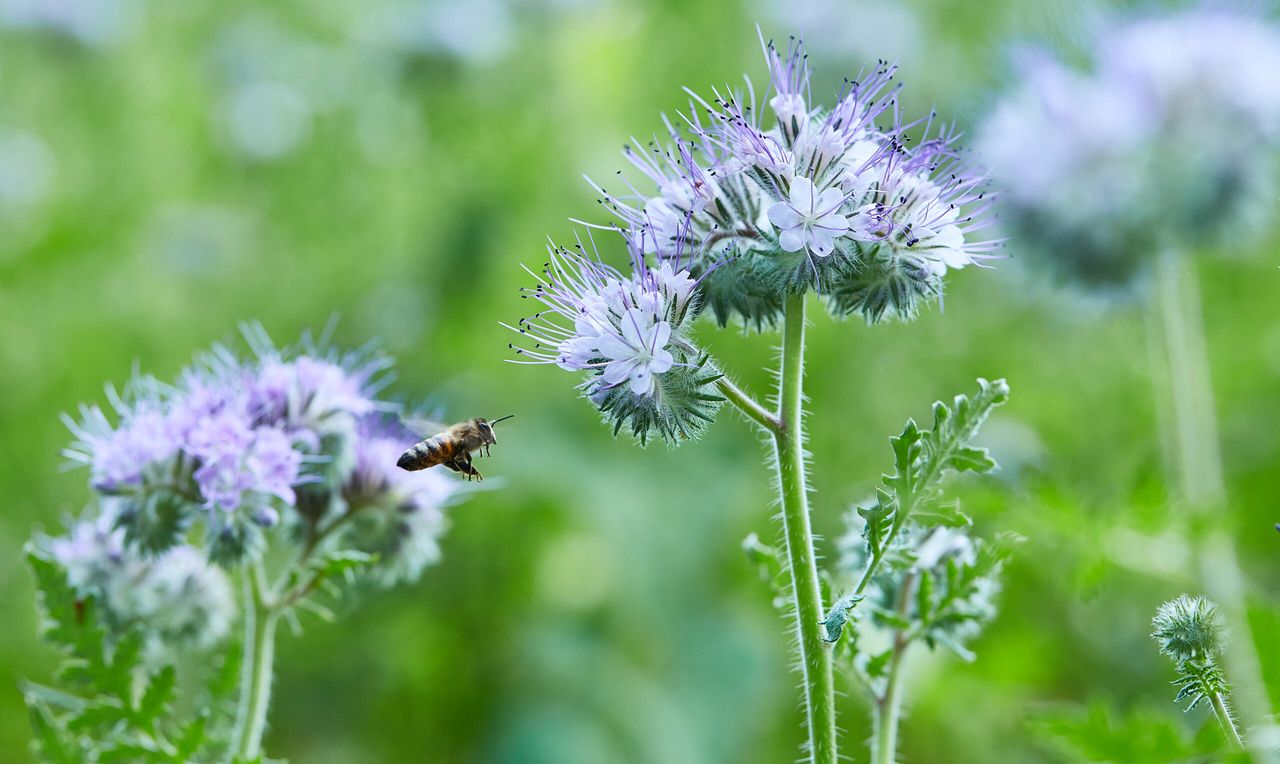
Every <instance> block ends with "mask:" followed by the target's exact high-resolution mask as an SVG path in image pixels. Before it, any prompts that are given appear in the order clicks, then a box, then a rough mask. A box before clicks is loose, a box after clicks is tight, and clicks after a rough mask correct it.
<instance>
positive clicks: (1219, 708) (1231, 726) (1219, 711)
mask: <svg viewBox="0 0 1280 764" xmlns="http://www.w3.org/2000/svg"><path fill="white" fill-rule="evenodd" d="M1209 699H1210V700H1212V701H1213V713H1214V715H1215V716H1217V717H1218V724H1221V725H1222V734H1224V735H1226V736H1227V739H1228V740H1230V741H1231V742H1232V743H1234V744H1235V747H1236V749H1237V750H1243V749H1244V740H1242V739H1241V738H1240V730H1238V729H1236V720H1235V719H1232V718H1231V712H1230V711H1229V710H1227V701H1226V700H1225V699H1224V698H1223V697H1222V693H1220V692H1215V693H1213V694H1212V695H1210V696H1209Z"/></svg>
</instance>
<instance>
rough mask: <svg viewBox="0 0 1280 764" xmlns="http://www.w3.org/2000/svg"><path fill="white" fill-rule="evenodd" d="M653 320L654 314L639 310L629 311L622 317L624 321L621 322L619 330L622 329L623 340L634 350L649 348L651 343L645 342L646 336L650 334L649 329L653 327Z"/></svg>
mask: <svg viewBox="0 0 1280 764" xmlns="http://www.w3.org/2000/svg"><path fill="white" fill-rule="evenodd" d="M653 318H654V316H653V314H652V313H650V312H648V311H645V310H640V309H639V308H632V309H630V310H628V311H627V312H626V314H624V315H623V316H622V321H621V322H619V328H621V329H622V338H623V339H624V340H626V342H627V344H628V345H630V346H631V347H633V348H642V347H648V344H649V343H647V342H645V335H646V334H648V333H649V327H650V326H652V325H653Z"/></svg>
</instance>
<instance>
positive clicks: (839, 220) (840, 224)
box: [813, 214, 849, 234]
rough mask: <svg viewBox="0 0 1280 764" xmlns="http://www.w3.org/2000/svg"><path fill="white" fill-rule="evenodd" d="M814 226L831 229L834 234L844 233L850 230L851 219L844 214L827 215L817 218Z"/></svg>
mask: <svg viewBox="0 0 1280 764" xmlns="http://www.w3.org/2000/svg"><path fill="white" fill-rule="evenodd" d="M813 227H814V228H821V229H823V230H824V231H830V232H831V233H832V234H839V233H844V232H845V231H847V230H849V219H848V218H846V217H845V216H844V215H836V214H832V215H825V216H823V217H820V218H818V219H817V220H815V221H814V223H813Z"/></svg>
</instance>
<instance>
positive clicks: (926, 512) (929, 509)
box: [912, 499, 973, 528]
mask: <svg viewBox="0 0 1280 764" xmlns="http://www.w3.org/2000/svg"><path fill="white" fill-rule="evenodd" d="M912 516H913V517H914V518H915V520H916V522H918V523H920V524H921V525H926V526H933V527H936V528H968V527H969V526H971V525H973V518H972V517H969V516H968V515H966V514H965V513H964V512H961V511H960V501H959V500H958V499H955V500H952V501H946V502H937V503H934V504H933V505H932V506H925V507H919V508H917V509H916V511H915V512H914V513H913V514H912Z"/></svg>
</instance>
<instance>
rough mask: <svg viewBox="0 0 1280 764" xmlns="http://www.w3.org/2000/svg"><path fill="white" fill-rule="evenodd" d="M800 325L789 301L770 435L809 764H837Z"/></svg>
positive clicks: (800, 299) (799, 300)
mask: <svg viewBox="0 0 1280 764" xmlns="http://www.w3.org/2000/svg"><path fill="white" fill-rule="evenodd" d="M804 322H805V315H804V295H803V294H799V295H791V296H789V297H787V302H786V308H785V319H784V327H783V334H782V373H781V374H780V375H779V376H780V381H781V388H780V390H779V394H778V414H777V419H778V422H779V423H780V424H781V426H780V427H779V428H778V429H776V430H773V442H774V456H775V459H774V462H775V464H776V465H777V469H778V491H779V494H780V495H781V498H782V525H783V532H784V535H785V537H786V542H787V563H788V565H787V568H788V570H790V571H791V591H792V597H793V598H794V601H795V617H796V632H797V633H796V637H797V640H798V642H799V652H800V654H799V657H800V667H801V671H802V672H803V684H804V687H803V689H804V701H805V711H806V714H807V721H808V728H809V729H808V732H809V760H810V761H811V762H813V764H835V762H836V759H837V754H836V702H835V677H834V672H833V670H832V656H831V646H830V645H829V644H827V643H826V642H825V641H823V639H822V632H821V628H822V617H823V608H822V588H821V584H820V582H819V579H818V564H817V558H816V555H815V554H814V549H813V530H812V528H811V527H810V524H809V495H808V490H809V487H808V483H807V478H806V476H805V464H804V458H805V453H804V421H803V414H804V406H803V403H804V393H803V386H804Z"/></svg>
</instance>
